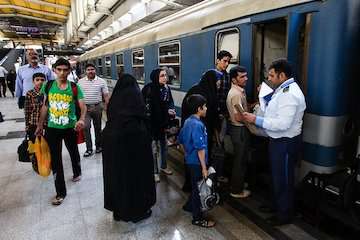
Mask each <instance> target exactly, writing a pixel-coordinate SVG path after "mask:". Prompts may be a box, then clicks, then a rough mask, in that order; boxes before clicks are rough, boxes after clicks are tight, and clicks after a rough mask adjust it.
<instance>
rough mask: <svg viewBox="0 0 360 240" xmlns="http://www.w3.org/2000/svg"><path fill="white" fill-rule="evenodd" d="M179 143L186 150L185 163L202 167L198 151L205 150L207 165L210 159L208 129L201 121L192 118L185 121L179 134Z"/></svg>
mask: <svg viewBox="0 0 360 240" xmlns="http://www.w3.org/2000/svg"><path fill="white" fill-rule="evenodd" d="M178 140H179V143H180V144H182V145H183V146H184V148H185V163H186V164H196V165H200V159H199V157H198V151H199V150H202V149H205V163H206V164H207V159H208V143H207V132H206V127H205V125H204V123H203V122H202V121H200V119H198V118H197V117H195V116H193V115H192V116H190V117H189V118H188V119H186V120H185V123H184V126H183V128H182V129H181V131H180V133H179V138H178Z"/></svg>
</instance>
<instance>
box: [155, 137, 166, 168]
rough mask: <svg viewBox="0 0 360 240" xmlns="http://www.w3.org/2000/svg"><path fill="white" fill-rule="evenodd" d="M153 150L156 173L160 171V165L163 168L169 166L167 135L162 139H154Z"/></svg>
mask: <svg viewBox="0 0 360 240" xmlns="http://www.w3.org/2000/svg"><path fill="white" fill-rule="evenodd" d="M152 150H153V158H154V173H155V174H157V173H159V165H160V167H161V168H163V169H166V168H167V142H166V136H165V137H164V138H161V139H160V140H153V141H152Z"/></svg>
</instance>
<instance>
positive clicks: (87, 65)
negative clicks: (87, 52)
mask: <svg viewBox="0 0 360 240" xmlns="http://www.w3.org/2000/svg"><path fill="white" fill-rule="evenodd" d="M88 67H93V68H95V69H96V66H95V65H94V64H92V63H87V64H86V65H85V69H87V68H88Z"/></svg>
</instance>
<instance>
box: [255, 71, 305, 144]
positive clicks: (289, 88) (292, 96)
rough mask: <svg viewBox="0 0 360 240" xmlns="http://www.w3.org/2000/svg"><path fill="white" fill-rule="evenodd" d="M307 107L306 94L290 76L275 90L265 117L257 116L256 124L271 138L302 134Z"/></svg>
mask: <svg viewBox="0 0 360 240" xmlns="http://www.w3.org/2000/svg"><path fill="white" fill-rule="evenodd" d="M305 109H306V104H305V97H304V94H303V93H302V91H301V89H300V87H299V85H297V83H296V82H295V81H294V79H293V78H290V79H288V80H286V81H285V82H283V83H282V84H281V85H280V86H279V87H278V88H277V89H276V90H275V91H274V94H273V95H272V97H271V100H270V101H269V102H268V104H267V106H266V108H265V113H264V117H260V116H257V117H256V121H255V124H256V125H257V126H259V127H262V128H264V129H265V131H266V133H267V134H268V135H269V136H270V137H271V138H282V137H288V138H292V137H295V136H298V135H300V134H301V127H302V123H303V120H302V118H303V115H304V111H305Z"/></svg>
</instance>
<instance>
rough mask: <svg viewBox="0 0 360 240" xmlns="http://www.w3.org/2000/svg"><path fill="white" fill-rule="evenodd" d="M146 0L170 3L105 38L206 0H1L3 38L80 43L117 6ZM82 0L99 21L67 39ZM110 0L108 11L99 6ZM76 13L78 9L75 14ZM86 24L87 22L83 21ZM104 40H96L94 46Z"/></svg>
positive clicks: (111, 15)
mask: <svg viewBox="0 0 360 240" xmlns="http://www.w3.org/2000/svg"><path fill="white" fill-rule="evenodd" d="M143 1H145V2H151V1H158V2H163V3H165V4H166V7H165V8H162V9H161V10H159V11H156V12H154V13H153V14H151V15H149V16H147V17H146V18H144V19H142V20H141V21H139V22H137V23H136V24H134V25H132V26H129V27H128V28H127V29H124V31H122V32H119V33H117V34H114V35H112V36H111V37H109V38H108V39H104V40H105V42H106V41H109V40H111V39H113V38H116V37H118V36H119V35H122V34H124V33H125V32H129V31H133V30H135V29H137V28H140V27H142V26H144V25H146V24H149V23H151V22H154V21H156V20H158V19H160V18H162V17H165V16H168V15H171V14H173V13H175V12H177V11H179V10H181V9H184V8H186V7H189V6H191V5H194V4H196V3H199V2H201V1H202V0H117V1H116V0H115V1H114V0H76V1H74V0H0V40H1V39H10V40H14V41H15V42H22V43H28V44H40V43H42V44H50V43H57V44H63V43H64V42H65V43H66V44H68V45H70V46H77V47H79V46H81V45H82V44H83V43H84V42H85V41H86V40H88V39H89V36H91V35H94V34H97V33H98V32H99V31H100V30H101V29H100V28H103V26H101V23H103V22H104V24H105V23H106V22H107V21H105V20H106V19H113V18H114V14H115V13H116V9H120V10H121V8H125V7H124V6H128V5H129V4H131V3H132V2H133V3H136V2H143ZM79 2H86V3H87V5H84V4H83V3H82V4H83V5H84V6H83V7H84V12H85V13H86V12H90V10H89V9H92V8H91V5H94V6H95V8H94V9H95V15H96V14H97V15H96V16H97V18H95V19H94V20H96V21H95V22H94V24H92V27H91V28H89V29H84V30H82V29H81V28H80V27H81V26H78V28H77V30H75V33H76V35H77V38H69V40H67V39H66V36H65V33H66V29H65V28H67V23H68V22H69V16H72V15H74V12H73V13H72V7H73V8H74V9H76V8H75V6H72V3H73V4H77V5H78V3H79ZM108 2H109V4H108V5H109V7H108V8H107V9H105V10H106V11H104V9H101V11H98V10H97V8H98V7H99V6H102V5H106V3H108ZM110 2H111V4H110ZM110 5H111V6H110ZM76 10H77V9H76ZM76 13H77V12H76V11H75V15H76ZM102 13H103V14H102ZM99 14H100V15H99ZM72 17H73V16H72ZM85 18H86V16H85ZM85 20H86V19H85ZM84 26H85V24H83V27H84ZM64 32H65V33H64ZM79 36H80V37H79ZM101 43H102V42H99V43H97V44H94V46H92V47H95V46H97V45H100V44H101Z"/></svg>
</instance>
